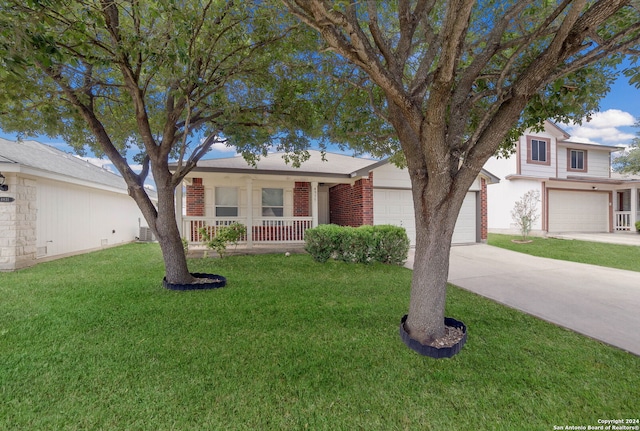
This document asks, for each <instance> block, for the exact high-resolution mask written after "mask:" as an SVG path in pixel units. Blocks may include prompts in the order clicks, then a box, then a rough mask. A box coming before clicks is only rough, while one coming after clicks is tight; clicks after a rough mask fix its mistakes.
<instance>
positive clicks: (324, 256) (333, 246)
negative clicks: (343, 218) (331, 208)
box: [304, 224, 341, 262]
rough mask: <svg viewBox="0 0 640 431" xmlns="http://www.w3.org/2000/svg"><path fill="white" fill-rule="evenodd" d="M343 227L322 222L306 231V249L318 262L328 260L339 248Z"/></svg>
mask: <svg viewBox="0 0 640 431" xmlns="http://www.w3.org/2000/svg"><path fill="white" fill-rule="evenodd" d="M340 231H341V227H340V226H337V225H334V224H321V225H320V226H318V227H315V228H313V229H307V231H306V232H305V245H304V249H305V250H306V251H307V253H309V254H310V255H311V256H312V257H313V260H315V261H316V262H326V261H327V260H329V258H330V257H331V256H332V255H333V254H334V253H335V252H336V251H337V250H338V245H339V244H340Z"/></svg>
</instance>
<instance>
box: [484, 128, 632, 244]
mask: <svg viewBox="0 0 640 431" xmlns="http://www.w3.org/2000/svg"><path fill="white" fill-rule="evenodd" d="M622 149H623V148H622V147H612V146H606V145H598V144H585V143H578V142H572V141H571V136H570V135H569V134H568V133H567V132H565V131H564V130H562V129H561V128H559V127H558V126H557V125H555V124H554V123H552V122H550V121H546V122H545V125H544V130H543V131H541V132H535V131H527V132H526V133H525V134H524V135H523V136H521V137H520V139H519V141H518V142H517V145H516V149H515V153H514V154H513V155H512V156H511V157H509V158H497V157H493V158H491V159H490V160H489V161H488V162H487V164H486V165H485V169H487V170H488V171H491V172H492V173H494V174H495V175H497V176H498V177H500V178H501V179H502V181H500V183H498V184H495V185H493V186H492V187H490V188H489V190H488V225H489V231H490V232H497V233H516V232H517V231H518V230H517V227H516V225H515V224H514V221H513V219H512V217H511V212H512V210H513V208H514V205H515V203H516V202H517V201H518V200H520V198H521V197H522V196H523V195H524V194H525V193H526V192H528V191H529V190H538V191H539V192H540V204H539V207H538V211H539V212H538V214H539V216H540V217H539V218H538V220H537V221H536V223H534V225H533V229H532V233H533V234H546V233H561V232H619V231H633V230H635V222H636V221H637V220H640V193H639V190H640V181H638V180H625V179H622V178H620V177H613V176H612V174H611V154H612V153H615V152H617V151H620V150H622Z"/></svg>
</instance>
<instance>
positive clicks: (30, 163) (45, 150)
mask: <svg viewBox="0 0 640 431" xmlns="http://www.w3.org/2000/svg"><path fill="white" fill-rule="evenodd" d="M5 163H9V164H16V165H22V166H26V167H30V168H35V169H38V170H42V171H46V172H51V173H54V174H59V175H64V176H66V177H71V178H77V179H80V180H84V181H89V182H92V183H96V184H101V185H104V186H109V187H115V188H118V189H123V190H126V189H127V185H126V183H125V181H124V178H122V177H121V176H119V175H117V174H115V173H113V172H110V171H107V170H105V169H102V168H100V167H98V166H95V165H92V164H91V163H89V162H86V161H84V160H82V159H80V158H78V157H75V156H73V155H71V154H68V153H65V152H64V151H60V150H58V149H57V148H54V147H52V146H49V145H45V144H41V143H39V142H36V141H19V142H14V141H8V140H6V139H2V138H0V172H1V171H2V170H3V168H2V166H3V164H5Z"/></svg>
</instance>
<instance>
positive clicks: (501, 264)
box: [405, 244, 640, 356]
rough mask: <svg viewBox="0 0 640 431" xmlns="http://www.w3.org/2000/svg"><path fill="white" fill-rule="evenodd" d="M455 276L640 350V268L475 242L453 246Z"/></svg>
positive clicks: (466, 285)
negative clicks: (545, 255) (569, 259)
mask: <svg viewBox="0 0 640 431" xmlns="http://www.w3.org/2000/svg"><path fill="white" fill-rule="evenodd" d="M405 266H407V267H409V268H412V267H413V250H411V252H410V258H409V260H408V261H407V264H406V265H405ZM449 282H450V283H452V284H454V285H456V286H459V287H461V288H463V289H466V290H469V291H471V292H475V293H477V294H480V295H482V296H485V297H487V298H490V299H493V300H495V301H497V302H500V303H502V304H504V305H507V306H509V307H512V308H515V309H518V310H520V311H523V312H525V313H528V314H531V315H533V316H536V317H539V318H541V319H544V320H547V321H549V322H552V323H555V324H557V325H559V326H563V327H565V328H568V329H571V330H574V331H576V332H578V333H581V334H584V335H587V336H589V337H592V338H595V339H597V340H600V341H602V342H604V343H607V344H610V345H613V346H616V347H619V348H621V349H623V350H626V351H629V352H631V353H633V354H635V355H639V356H640V272H633V271H623V270H618V269H611V268H604V267H599V266H594V265H586V264H580V263H574V262H565V261H560V260H553V259H545V258H540V257H535V256H529V255H526V254H523V253H517V252H513V251H509V250H504V249H501V248H498V247H492V246H490V245H486V244H474V245H468V246H454V247H452V248H451V260H450V266H449Z"/></svg>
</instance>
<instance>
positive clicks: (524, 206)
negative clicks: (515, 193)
mask: <svg viewBox="0 0 640 431" xmlns="http://www.w3.org/2000/svg"><path fill="white" fill-rule="evenodd" d="M538 202H540V192H539V191H538V190H529V191H528V192H526V193H525V194H524V195H522V197H521V198H520V200H519V201H517V202H516V204H515V205H514V206H513V210H511V218H512V219H513V221H514V222H515V223H516V225H517V226H518V228H519V229H520V234H521V235H522V240H523V241H526V240H527V236H529V232H531V227H532V226H533V223H534V222H535V221H536V220H538V217H540V214H538Z"/></svg>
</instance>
